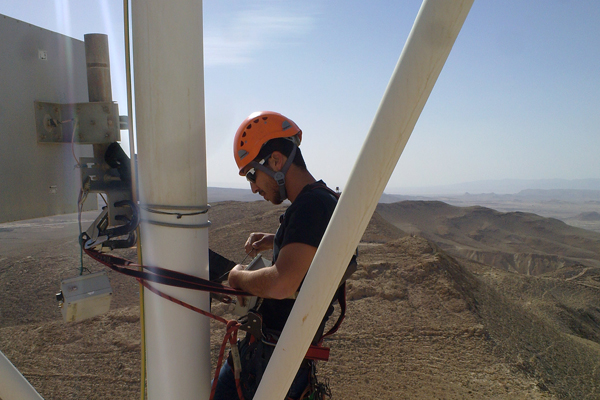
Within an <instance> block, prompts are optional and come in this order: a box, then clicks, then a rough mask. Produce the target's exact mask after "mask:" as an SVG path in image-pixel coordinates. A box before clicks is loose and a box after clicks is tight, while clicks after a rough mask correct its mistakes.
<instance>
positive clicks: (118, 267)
mask: <svg viewBox="0 0 600 400" xmlns="http://www.w3.org/2000/svg"><path fill="white" fill-rule="evenodd" d="M86 253H87V254H88V255H89V256H90V257H91V258H93V259H94V260H96V261H98V262H100V263H102V264H104V265H106V266H108V267H109V268H111V269H113V270H115V271H117V272H121V273H122V272H123V270H122V267H126V266H134V265H135V266H137V267H140V268H147V267H144V266H142V265H136V264H133V263H132V262H130V261H129V260H126V259H123V258H120V257H115V256H109V255H107V254H100V253H98V252H96V251H93V250H89V249H88V250H86ZM116 261H119V262H118V263H117V262H116ZM136 280H137V281H138V282H139V283H140V284H142V285H143V286H144V287H145V288H146V289H148V290H149V291H151V292H152V293H154V294H156V295H158V296H160V297H162V298H163V299H166V300H169V301H172V302H173V303H175V304H179V305H180V306H182V307H185V308H187V309H189V310H191V311H195V312H197V313H199V314H202V315H204V316H206V317H209V318H212V319H214V320H216V321H219V322H222V323H224V324H225V325H227V331H226V333H225V337H224V338H223V343H222V344H221V349H220V350H219V358H218V360H217V368H216V370H215V378H214V380H213V384H212V388H211V392H210V399H211V400H212V399H213V397H214V395H215V390H216V389H217V382H218V380H219V373H220V372H221V366H222V365H223V357H224V355H225V347H226V346H227V342H229V345H230V347H231V349H232V351H236V352H237V332H238V329H239V328H240V326H242V324H240V323H239V322H238V321H235V320H227V319H225V318H223V317H220V316H218V315H215V314H213V313H210V312H208V311H205V310H203V309H201V308H198V307H196V306H193V305H191V304H189V303H186V302H184V301H182V300H179V299H177V298H175V297H173V296H170V295H168V294H166V293H163V292H161V291H160V290H158V289H157V288H156V287H154V286H152V285H151V284H150V283H149V282H147V281H146V280H145V279H143V278H139V277H138V278H136ZM240 293H243V292H241V291H240ZM239 370H240V367H239V366H238V368H234V374H235V386H236V388H237V391H238V396H239V398H240V400H244V395H243V394H242V386H241V381H240V371H239Z"/></svg>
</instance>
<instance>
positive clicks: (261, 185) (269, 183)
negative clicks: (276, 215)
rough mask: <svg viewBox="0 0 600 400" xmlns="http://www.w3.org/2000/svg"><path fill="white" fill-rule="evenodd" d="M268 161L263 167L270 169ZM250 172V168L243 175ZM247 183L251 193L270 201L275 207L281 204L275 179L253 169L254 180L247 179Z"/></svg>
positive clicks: (281, 200)
mask: <svg viewBox="0 0 600 400" xmlns="http://www.w3.org/2000/svg"><path fill="white" fill-rule="evenodd" d="M269 161H271V159H268V160H267V162H265V164H264V165H265V166H267V167H270V166H269ZM250 170H251V168H250V167H249V168H248V170H247V171H244V174H246V173H247V172H248V171H250ZM248 181H249V182H250V189H251V190H252V193H258V194H259V195H261V196H262V197H263V198H264V199H265V200H267V201H270V202H271V203H273V204H275V205H277V204H281V203H282V202H283V199H282V198H281V194H280V192H279V186H278V185H277V182H275V179H273V178H272V177H270V176H269V175H268V174H266V173H265V172H263V171H261V170H259V169H255V170H254V179H252V180H251V179H248Z"/></svg>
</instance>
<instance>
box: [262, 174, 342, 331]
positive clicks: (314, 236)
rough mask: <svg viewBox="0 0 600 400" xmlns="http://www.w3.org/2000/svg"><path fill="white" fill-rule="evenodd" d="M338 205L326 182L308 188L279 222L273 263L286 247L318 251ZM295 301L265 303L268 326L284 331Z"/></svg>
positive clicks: (267, 301)
mask: <svg viewBox="0 0 600 400" xmlns="http://www.w3.org/2000/svg"><path fill="white" fill-rule="evenodd" d="M336 204H337V198H336V197H335V196H334V195H333V193H332V192H331V191H330V190H329V189H327V187H326V185H325V183H324V182H323V181H318V182H315V183H313V184H310V185H306V186H305V187H304V188H303V189H302V191H301V192H300V194H299V195H298V196H297V197H296V199H295V201H294V202H293V203H292V205H290V206H289V207H288V208H287V210H286V211H285V213H284V214H283V215H282V216H281V217H280V219H279V221H280V225H279V228H278V229H277V233H276V234H275V239H274V242H273V263H276V262H277V257H278V255H279V251H280V250H281V249H282V248H283V247H285V246H286V245H287V244H290V243H304V244H308V245H310V246H314V247H319V244H320V243H321V239H322V238H323V235H324V234H325V230H326V229H327V225H328V224H329V220H330V219H331V216H332V214H333V211H334V209H335V206H336ZM294 301H295V300H292V299H283V300H275V299H264V300H263V302H262V305H261V306H260V313H261V314H262V317H263V323H264V324H265V326H266V327H267V328H269V329H274V330H277V331H281V330H283V327H284V325H285V322H286V321H287V318H288V316H289V315H290V312H291V311H292V307H293V306H294ZM328 314H329V313H328Z"/></svg>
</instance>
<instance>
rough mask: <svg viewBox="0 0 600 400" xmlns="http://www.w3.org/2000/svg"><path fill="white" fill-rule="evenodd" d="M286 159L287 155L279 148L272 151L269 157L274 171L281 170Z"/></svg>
mask: <svg viewBox="0 0 600 400" xmlns="http://www.w3.org/2000/svg"><path fill="white" fill-rule="evenodd" d="M286 161H287V157H286V156H284V155H283V153H281V152H279V151H277V150H276V151H274V152H273V153H271V157H270V158H269V164H271V169H272V170H273V171H281V170H282V169H283V166H284V165H285V162H286Z"/></svg>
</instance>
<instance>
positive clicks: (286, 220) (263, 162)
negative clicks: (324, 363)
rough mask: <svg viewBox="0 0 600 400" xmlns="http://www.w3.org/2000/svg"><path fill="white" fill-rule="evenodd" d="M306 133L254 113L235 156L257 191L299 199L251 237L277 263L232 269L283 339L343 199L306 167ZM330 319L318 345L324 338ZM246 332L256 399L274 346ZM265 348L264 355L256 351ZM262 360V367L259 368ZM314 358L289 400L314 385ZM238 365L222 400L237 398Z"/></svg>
mask: <svg viewBox="0 0 600 400" xmlns="http://www.w3.org/2000/svg"><path fill="white" fill-rule="evenodd" d="M301 140H302V131H301V130H300V128H298V126H297V125H296V124H295V123H294V122H293V121H292V120H290V119H288V118H286V117H284V116H283V115H281V114H279V113H275V112H270V111H263V112H257V113H253V114H251V115H250V116H249V117H248V118H246V120H245V121H244V122H242V124H241V125H240V127H239V128H238V130H237V132H236V135H235V139H234V157H235V160H236V163H237V165H238V168H239V174H240V175H241V176H246V178H247V180H248V181H249V182H250V187H251V189H252V192H253V193H258V194H260V195H261V196H262V197H263V198H264V199H265V200H268V201H270V202H271V203H273V204H280V203H281V202H283V201H284V200H285V199H286V198H287V199H289V200H290V202H291V203H292V204H291V205H290V207H288V208H287V210H286V211H285V213H284V214H283V215H282V216H281V217H280V226H279V228H278V230H277V233H275V234H271V233H262V232H255V233H252V234H250V236H249V237H248V240H247V241H246V244H245V248H246V252H247V253H251V252H252V253H253V254H256V253H258V252H261V251H264V250H268V249H273V263H272V265H271V266H270V267H266V268H262V269H259V270H255V271H254V270H253V271H248V270H245V266H243V265H236V266H235V267H234V268H233V269H232V270H231V272H230V273H229V285H230V286H232V287H234V288H238V289H241V290H244V291H246V292H249V293H252V294H253V295H255V296H258V297H259V298H260V300H259V302H258V303H257V304H258V306H256V307H255V310H256V312H258V313H259V314H260V315H261V316H262V319H263V331H264V332H266V333H267V334H269V335H271V336H274V337H278V334H279V333H280V332H281V331H282V330H283V327H284V325H285V322H286V320H287V318H288V316H289V314H290V311H291V310H292V307H293V305H294V300H293V298H294V297H295V296H294V295H295V294H296V292H297V291H298V290H299V288H300V285H301V283H302V280H303V279H304V276H305V275H306V272H307V271H308V268H309V267H310V264H311V262H312V260H313V257H314V256H315V253H316V251H317V247H318V246H319V243H320V242H321V239H322V237H323V234H324V233H325V229H326V228H327V224H328V223H329V220H330V218H331V215H332V214H333V211H334V209H335V206H336V204H337V197H336V196H335V192H333V191H332V190H331V189H329V188H327V186H326V185H325V183H323V181H317V180H316V179H315V178H314V177H313V176H312V175H311V173H310V172H309V171H308V169H307V168H306V164H305V162H304V159H303V157H302V153H301V152H300V149H299V148H298V146H299V145H300V142H301ZM332 309H333V308H332V307H330V310H329V311H328V313H327V316H326V317H325V319H324V320H323V323H322V324H321V327H320V328H319V332H317V335H316V336H315V340H314V341H313V343H317V342H318V340H319V339H320V337H321V335H322V333H323V329H324V326H325V321H326V320H327V318H328V316H329V315H330V314H331V312H332ZM256 343H260V341H258V342H257V341H253V339H252V338H251V337H250V335H249V336H247V337H246V338H245V339H244V341H242V342H241V344H240V346H239V348H240V353H241V358H242V360H246V359H248V358H258V359H259V360H258V361H257V362H255V363H252V362H250V363H249V364H250V365H247V366H244V365H242V382H241V384H242V385H241V386H242V388H243V390H242V391H243V393H244V397H245V398H246V400H248V399H249V398H251V397H252V396H253V395H254V392H255V391H256V388H257V387H258V383H259V381H260V378H261V377H262V372H264V368H266V362H268V358H269V357H270V355H271V353H272V349H258V350H257V349H256V348H254V347H253V346H256ZM257 353H258V354H257ZM259 364H260V365H259ZM311 371H313V366H312V363H311V362H310V361H308V360H305V361H304V362H303V364H302V366H301V368H300V370H299V371H298V374H297V375H296V378H295V380H294V382H293V383H292V386H291V388H290V391H289V392H288V397H287V398H288V399H294V400H295V399H299V398H301V397H302V395H303V392H304V393H305V394H306V392H305V389H307V387H308V386H309V379H310V378H311ZM233 376H234V374H233V372H232V368H231V365H229V363H227V364H226V365H225V366H224V367H223V369H222V371H221V373H220V376H219V382H218V385H217V391H216V395H215V400H219V399H237V398H238V395H237V391H236V386H235V380H234V378H233Z"/></svg>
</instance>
